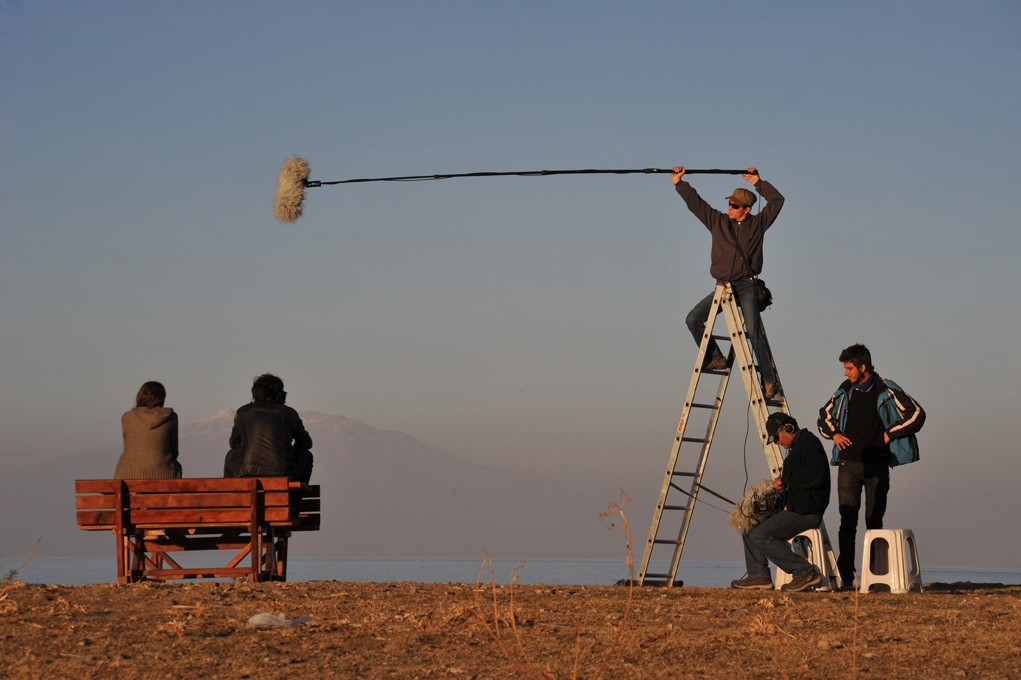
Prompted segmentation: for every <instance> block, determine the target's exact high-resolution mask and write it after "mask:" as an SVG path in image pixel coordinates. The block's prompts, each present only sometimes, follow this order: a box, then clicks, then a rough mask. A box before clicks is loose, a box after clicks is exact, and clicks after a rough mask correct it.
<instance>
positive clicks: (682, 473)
mask: <svg viewBox="0 0 1021 680" xmlns="http://www.w3.org/2000/svg"><path fill="white" fill-rule="evenodd" d="M670 474H672V475H674V476H675V477H694V476H695V473H694V472H678V471H677V470H673V471H671V473H670Z"/></svg>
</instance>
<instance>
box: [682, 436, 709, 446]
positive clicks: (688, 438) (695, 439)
mask: <svg viewBox="0 0 1021 680" xmlns="http://www.w3.org/2000/svg"><path fill="white" fill-rule="evenodd" d="M681 441H682V442H698V443H700V444H705V443H706V442H707V441H709V440H708V439H699V438H698V437H681Z"/></svg>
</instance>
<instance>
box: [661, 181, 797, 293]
mask: <svg viewBox="0 0 1021 680" xmlns="http://www.w3.org/2000/svg"><path fill="white" fill-rule="evenodd" d="M674 188H675V189H676V190H677V193H678V194H680V195H681V198H683V199H684V202H685V203H686V204H687V205H688V210H690V211H691V212H692V214H693V215H695V217H697V218H698V220H699V221H700V222H701V223H702V224H704V225H705V227H706V229H708V230H709V233H710V234H712V237H713V248H712V264H710V265H709V273H710V274H711V275H712V277H713V278H714V279H716V281H717V282H722V281H736V280H738V279H747V278H748V277H751V276H758V275H759V273H761V272H762V239H763V237H764V236H765V234H766V230H767V229H769V227H770V225H772V224H773V221H774V220H776V217H777V215H779V214H780V209H781V208H782V207H783V201H784V199H783V196H781V195H780V192H779V191H777V190H776V188H775V187H774V186H773V185H772V184H770V183H769V182H767V181H766V180H764V179H759V183H758V184H756V185H755V188H756V189H758V190H759V193H760V194H762V197H763V198H765V199H766V205H765V206H764V207H763V208H762V210H760V211H759V212H758V213H756V214H754V215H748V217H747V218H746V219H745V220H744V221H743V222H734V221H732V220H731V219H730V217H729V216H728V215H727V214H726V213H722V212H720V211H719V210H716V209H715V208H713V207H712V206H710V205H709V204H708V203H706V202H705V201H704V200H702V197H701V196H699V195H698V192H697V191H695V189H694V188H693V187H692V186H691V185H690V184H688V183H687V182H685V181H684V180H683V179H682V180H681V181H680V182H678V183H677V184H675V185H674ZM735 238H736V239H738V240H740V242H741V247H742V248H743V249H744V253H745V255H746V256H747V257H748V261H749V262H750V263H751V269H750V270H749V268H748V265H747V264H746V263H745V259H744V258H743V257H741V253H739V252H738V249H737V246H736V245H735V243H736V241H735Z"/></svg>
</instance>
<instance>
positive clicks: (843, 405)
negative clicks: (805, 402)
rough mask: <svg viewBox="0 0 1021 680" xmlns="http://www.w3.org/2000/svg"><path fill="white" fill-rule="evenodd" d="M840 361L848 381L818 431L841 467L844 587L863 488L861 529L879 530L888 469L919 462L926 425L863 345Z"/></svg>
mask: <svg viewBox="0 0 1021 680" xmlns="http://www.w3.org/2000/svg"><path fill="white" fill-rule="evenodd" d="M840 361H841V362H842V363H843V364H844V376H845V377H846V378H847V380H845V381H844V382H843V383H842V384H841V385H840V387H839V388H837V391H836V392H835V393H834V394H833V396H832V397H830V400H829V401H828V402H827V403H826V405H825V406H823V407H822V408H821V409H819V433H820V434H821V435H822V436H823V437H825V438H826V439H832V440H833V454H832V458H831V460H830V462H831V463H832V464H833V465H836V466H839V470H838V472H837V503H838V506H839V509H840V530H839V531H838V534H837V535H838V542H839V546H840V556H839V557H838V558H837V569H838V570H839V571H840V578H841V581H842V582H843V584H844V587H845V588H851V587H852V584H853V583H854V555H855V535H856V534H857V531H858V513H859V511H860V510H861V494H862V490H864V491H865V528H866V529H882V528H883V515H884V514H885V513H886V497H887V493H888V492H889V490H890V468H891V467H892V466H894V465H904V464H906V463H911V462H914V461H916V460H918V440H917V439H916V438H915V433H916V432H918V430H920V429H921V428H922V425H923V424H924V423H925V411H924V410H922V407H921V406H919V404H918V402H917V401H915V400H914V399H912V398H911V396H910V395H909V394H908V393H907V392H905V391H904V390H902V389H901V388H900V386H899V385H898V384H897V383H895V382H893V381H892V380H884V379H883V378H881V377H879V374H878V373H876V372H875V371H874V369H873V366H872V354H871V353H870V352H869V349H868V348H867V347H866V346H865V345H862V344H855V345H851V346H850V347H847V348H846V349H844V351H842V352H841V353H840Z"/></svg>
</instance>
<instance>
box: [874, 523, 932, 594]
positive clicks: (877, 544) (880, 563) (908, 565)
mask: <svg viewBox="0 0 1021 680" xmlns="http://www.w3.org/2000/svg"><path fill="white" fill-rule="evenodd" d="M861 572H862V577H861V592H863V593H867V592H869V588H871V587H872V586H877V585H886V586H888V587H889V588H890V592H891V593H906V592H908V591H909V590H911V588H912V586H916V585H917V586H918V592H922V571H921V568H920V567H919V565H918V547H917V546H916V545H915V534H914V533H913V532H912V531H911V530H910V529H869V530H868V531H866V532H865V547H864V549H863V550H862V556H861Z"/></svg>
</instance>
